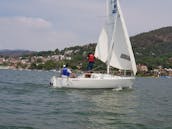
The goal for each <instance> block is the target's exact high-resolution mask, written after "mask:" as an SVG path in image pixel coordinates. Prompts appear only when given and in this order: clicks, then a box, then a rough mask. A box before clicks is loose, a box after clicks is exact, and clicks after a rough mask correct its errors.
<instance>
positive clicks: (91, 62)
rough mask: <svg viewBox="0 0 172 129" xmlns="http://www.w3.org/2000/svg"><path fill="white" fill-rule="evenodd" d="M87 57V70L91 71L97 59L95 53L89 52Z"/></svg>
mask: <svg viewBox="0 0 172 129" xmlns="http://www.w3.org/2000/svg"><path fill="white" fill-rule="evenodd" d="M87 58H88V65H87V70H88V71H90V70H92V69H93V65H94V61H95V57H94V54H93V53H89V54H88V57H87Z"/></svg>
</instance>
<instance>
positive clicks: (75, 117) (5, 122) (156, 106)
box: [0, 70, 172, 129]
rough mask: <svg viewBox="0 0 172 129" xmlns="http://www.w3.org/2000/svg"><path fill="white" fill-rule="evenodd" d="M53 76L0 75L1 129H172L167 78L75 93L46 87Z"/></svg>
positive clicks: (171, 82) (37, 73)
mask: <svg viewBox="0 0 172 129" xmlns="http://www.w3.org/2000/svg"><path fill="white" fill-rule="evenodd" d="M55 74H57V73H55V72H50V71H26V70H24V71H19V70H0V129H172V78H171V79H170V78H169V79H167V78H136V80H135V84H134V86H133V89H130V90H129V89H128V90H127V89H126V90H121V91H115V90H105V89H99V90H77V89H57V88H52V87H50V86H49V80H50V78H51V76H53V75H55Z"/></svg>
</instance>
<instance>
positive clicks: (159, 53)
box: [131, 27, 172, 67]
mask: <svg viewBox="0 0 172 129" xmlns="http://www.w3.org/2000/svg"><path fill="white" fill-rule="evenodd" d="M131 43H132V46H133V51H134V54H135V57H136V62H137V63H142V64H146V65H148V66H149V67H156V66H159V65H162V66H163V67H172V62H171V57H172V27H164V28H160V29H157V30H153V31H150V32H147V33H142V34H139V35H136V36H133V37H131Z"/></svg>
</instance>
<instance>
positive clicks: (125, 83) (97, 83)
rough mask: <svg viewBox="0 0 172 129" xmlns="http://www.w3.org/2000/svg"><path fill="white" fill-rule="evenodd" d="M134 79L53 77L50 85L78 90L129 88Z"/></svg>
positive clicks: (100, 76) (99, 76) (116, 77)
mask: <svg viewBox="0 0 172 129" xmlns="http://www.w3.org/2000/svg"><path fill="white" fill-rule="evenodd" d="M134 80H135V77H120V76H111V75H108V76H107V75H106V76H104V75H103V76H102V74H101V75H98V76H96V77H91V78H84V77H78V78H61V77H55V76H53V77H52V78H51V82H50V84H51V85H52V86H53V87H57V88H79V89H98V88H125V87H127V88H131V87H132V85H133V83H134Z"/></svg>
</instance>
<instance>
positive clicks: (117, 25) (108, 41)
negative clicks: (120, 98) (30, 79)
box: [50, 0, 137, 89]
mask: <svg viewBox="0 0 172 129" xmlns="http://www.w3.org/2000/svg"><path fill="white" fill-rule="evenodd" d="M106 5H107V9H106V10H107V11H106V12H107V14H106V15H107V18H106V21H105V25H104V26H103V29H102V31H101V33H100V36H99V39H98V43H97V46H96V49H95V57H96V58H97V59H99V60H101V61H102V62H104V63H106V65H107V73H105V74H102V73H92V74H91V76H90V77H89V78H87V77H85V75H84V74H83V75H81V76H78V77H77V78H61V77H56V76H53V77H52V78H51V81H50V83H51V84H52V85H53V86H54V87H58V88H63V87H64V88H80V89H92V88H94V89H95V88H125V87H128V88H131V87H132V85H133V83H134V80H135V75H136V72H137V68H136V63H135V58H134V54H133V50H132V46H131V42H130V39H129V35H128V33H127V29H126V25H125V21H124V18H123V14H122V11H121V8H120V4H119V1H118V0H107V3H106ZM110 67H113V68H116V69H119V70H123V71H131V73H132V74H131V76H126V75H125V74H124V75H120V76H117V75H112V74H110ZM124 73H125V72H124Z"/></svg>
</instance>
